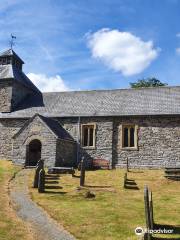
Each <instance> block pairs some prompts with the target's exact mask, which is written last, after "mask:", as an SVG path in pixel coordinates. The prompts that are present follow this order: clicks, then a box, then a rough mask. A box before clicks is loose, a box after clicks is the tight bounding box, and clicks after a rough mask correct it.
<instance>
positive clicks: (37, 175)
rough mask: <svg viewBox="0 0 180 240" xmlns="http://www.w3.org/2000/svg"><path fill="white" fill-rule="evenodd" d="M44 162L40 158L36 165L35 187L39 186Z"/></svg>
mask: <svg viewBox="0 0 180 240" xmlns="http://www.w3.org/2000/svg"><path fill="white" fill-rule="evenodd" d="M43 166H44V163H43V160H39V161H38V163H37V166H36V170H35V174H34V184H33V187H34V188H38V181H39V172H40V170H41V169H42V168H43Z"/></svg>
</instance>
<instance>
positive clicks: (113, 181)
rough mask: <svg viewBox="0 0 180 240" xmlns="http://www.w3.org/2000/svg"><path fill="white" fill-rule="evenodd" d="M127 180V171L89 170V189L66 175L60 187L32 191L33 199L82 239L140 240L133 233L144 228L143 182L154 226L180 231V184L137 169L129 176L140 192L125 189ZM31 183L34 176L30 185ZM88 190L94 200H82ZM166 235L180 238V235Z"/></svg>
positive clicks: (152, 172) (61, 179)
mask: <svg viewBox="0 0 180 240" xmlns="http://www.w3.org/2000/svg"><path fill="white" fill-rule="evenodd" d="M78 174H79V173H76V175H78ZM123 176H124V170H109V171H108V170H102V171H89V172H86V187H84V188H82V189H81V190H80V191H79V190H77V187H78V186H79V178H72V177H71V176H70V175H62V176H61V177H60V183H59V187H62V189H61V188H60V189H46V191H47V193H43V194H38V193H37V190H35V189H32V188H31V187H30V191H31V195H32V198H33V200H34V201H35V202H37V203H38V204H39V205H41V206H42V207H43V208H44V209H45V210H47V212H48V213H49V214H50V215H51V216H52V217H53V218H54V219H56V220H57V221H58V222H59V223H60V224H62V225H63V226H64V227H65V228H66V229H67V230H68V231H70V232H71V233H72V234H74V235H75V236H76V237H77V238H78V239H86V240H92V239H96V240H119V239H122V240H137V239H138V238H137V236H136V235H135V233H134V229H135V228H136V227H137V226H142V227H144V226H145V218H144V201H143V190H144V185H145V184H147V185H148V186H149V187H150V188H151V190H152V191H153V199H154V215H155V222H156V223H158V224H168V225H176V226H179V227H180V217H179V216H180V195H179V194H180V184H179V182H173V181H169V180H166V179H165V178H164V177H163V171H160V170H144V171H133V172H130V173H128V178H129V179H134V180H135V182H136V183H137V186H138V188H139V190H132V189H123ZM32 179H33V172H32V175H31V179H30V184H32ZM51 185H53V184H51ZM54 185H55V184H54ZM49 186H50V184H49ZM88 190H91V191H92V192H94V193H95V194H96V198H95V199H86V198H85V197H84V194H85V192H87V191H88ZM48 191H49V193H48ZM52 191H54V193H53V192H52ZM163 237H164V238H165V237H166V239H167V238H168V237H169V239H171V237H176V238H177V239H180V234H179V235H169V236H168V235H166V236H163Z"/></svg>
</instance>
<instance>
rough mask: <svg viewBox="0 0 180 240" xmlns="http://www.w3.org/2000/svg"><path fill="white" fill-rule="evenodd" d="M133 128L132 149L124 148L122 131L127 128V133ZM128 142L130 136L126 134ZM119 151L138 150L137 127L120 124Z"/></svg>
mask: <svg viewBox="0 0 180 240" xmlns="http://www.w3.org/2000/svg"><path fill="white" fill-rule="evenodd" d="M132 127H133V128H134V147H130V146H128V147H125V146H124V129H125V128H128V133H129V132H130V131H129V129H130V128H132ZM129 142H130V134H128V143H129ZM120 143H121V146H120V147H121V149H122V150H138V125H136V124H121V139H120Z"/></svg>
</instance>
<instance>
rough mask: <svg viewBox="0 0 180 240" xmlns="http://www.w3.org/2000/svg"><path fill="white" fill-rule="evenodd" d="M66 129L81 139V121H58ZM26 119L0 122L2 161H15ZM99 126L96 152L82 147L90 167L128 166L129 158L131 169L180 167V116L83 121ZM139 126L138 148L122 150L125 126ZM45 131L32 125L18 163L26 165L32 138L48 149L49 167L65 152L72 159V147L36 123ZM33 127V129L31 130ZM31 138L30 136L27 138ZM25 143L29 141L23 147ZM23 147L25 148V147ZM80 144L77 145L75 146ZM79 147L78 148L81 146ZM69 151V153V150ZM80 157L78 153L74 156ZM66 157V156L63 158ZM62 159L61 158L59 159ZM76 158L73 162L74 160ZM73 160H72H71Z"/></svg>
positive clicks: (47, 162)
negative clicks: (95, 162)
mask: <svg viewBox="0 0 180 240" xmlns="http://www.w3.org/2000/svg"><path fill="white" fill-rule="evenodd" d="M58 120H59V122H60V123H61V124H62V126H63V127H64V128H65V129H66V130H67V131H68V132H69V133H70V135H71V136H72V137H73V138H74V139H75V140H77V139H78V135H79V136H80V133H79V134H78V132H79V130H78V126H79V125H78V118H58ZM25 121H27V120H25V119H1V120H0V132H1V134H0V159H12V156H11V154H12V140H11V138H12V136H13V135H14V134H15V133H16V132H17V131H18V130H19V129H20V128H21V127H22V126H23V125H24V123H25ZM89 122H90V123H95V124H96V146H95V148H94V149H90V148H89V149H88V148H82V147H81V145H80V144H79V145H78V144H77V145H78V146H79V154H78V159H79V160H80V159H81V157H82V156H83V155H84V156H85V158H86V161H87V164H88V165H91V162H92V159H93V158H102V159H106V160H109V162H110V163H112V165H113V166H117V167H124V166H125V164H126V159H127V157H128V159H129V163H130V166H131V167H148V168H158V167H164V166H178V165H179V166H180V117H168V116H167V117H114V118H111V117H109V118H108V117H107V118H105V117H100V118H97V117H92V118H81V123H89ZM129 123H130V124H137V125H138V149H137V150H124V149H121V125H122V124H129ZM35 125H36V126H37V127H38V126H39V125H40V126H39V127H40V129H41V131H40V130H39V131H37V129H36V127H35V128H33V126H31V124H30V125H29V127H28V129H27V130H26V131H24V132H23V133H22V135H21V140H20V139H19V142H17V143H14V153H15V155H14V161H16V162H18V163H24V161H25V145H26V143H27V142H28V141H29V140H30V139H31V138H36V137H37V138H40V139H41V141H42V142H43V143H42V145H43V146H44V147H43V149H42V157H43V158H44V159H45V161H46V165H47V166H52V165H53V164H55V159H56V155H57V156H61V154H62V152H63V149H64V150H65V151H64V152H65V154H68V156H67V157H66V158H67V159H70V157H69V156H70V155H71V154H72V152H73V150H72V148H71V147H70V146H68V145H65V144H64V143H62V146H60V142H58V143H57V151H56V139H55V138H54V137H52V134H51V133H50V132H49V130H48V129H47V128H46V127H44V126H41V123H39V122H38V121H37V123H36V124H35ZM31 127H32V129H31ZM27 136H29V137H27ZM22 141H25V142H24V143H23V144H22ZM21 145H22V146H21ZM75 145H76V144H75ZM77 145H76V146H77ZM68 149H69V150H68ZM75 156H76V157H77V153H76V154H73V157H75ZM63 158H64V157H63ZM59 159H60V158H59ZM74 160H75V159H73V161H74ZM68 161H69V160H68Z"/></svg>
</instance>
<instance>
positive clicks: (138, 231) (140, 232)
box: [135, 227, 144, 236]
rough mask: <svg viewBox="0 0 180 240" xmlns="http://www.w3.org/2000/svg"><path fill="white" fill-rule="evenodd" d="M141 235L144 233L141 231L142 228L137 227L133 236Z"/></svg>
mask: <svg viewBox="0 0 180 240" xmlns="http://www.w3.org/2000/svg"><path fill="white" fill-rule="evenodd" d="M143 233H144V230H143V228H142V227H137V228H136V229H135V234H136V235H138V236H140V235H142V234H143Z"/></svg>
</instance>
